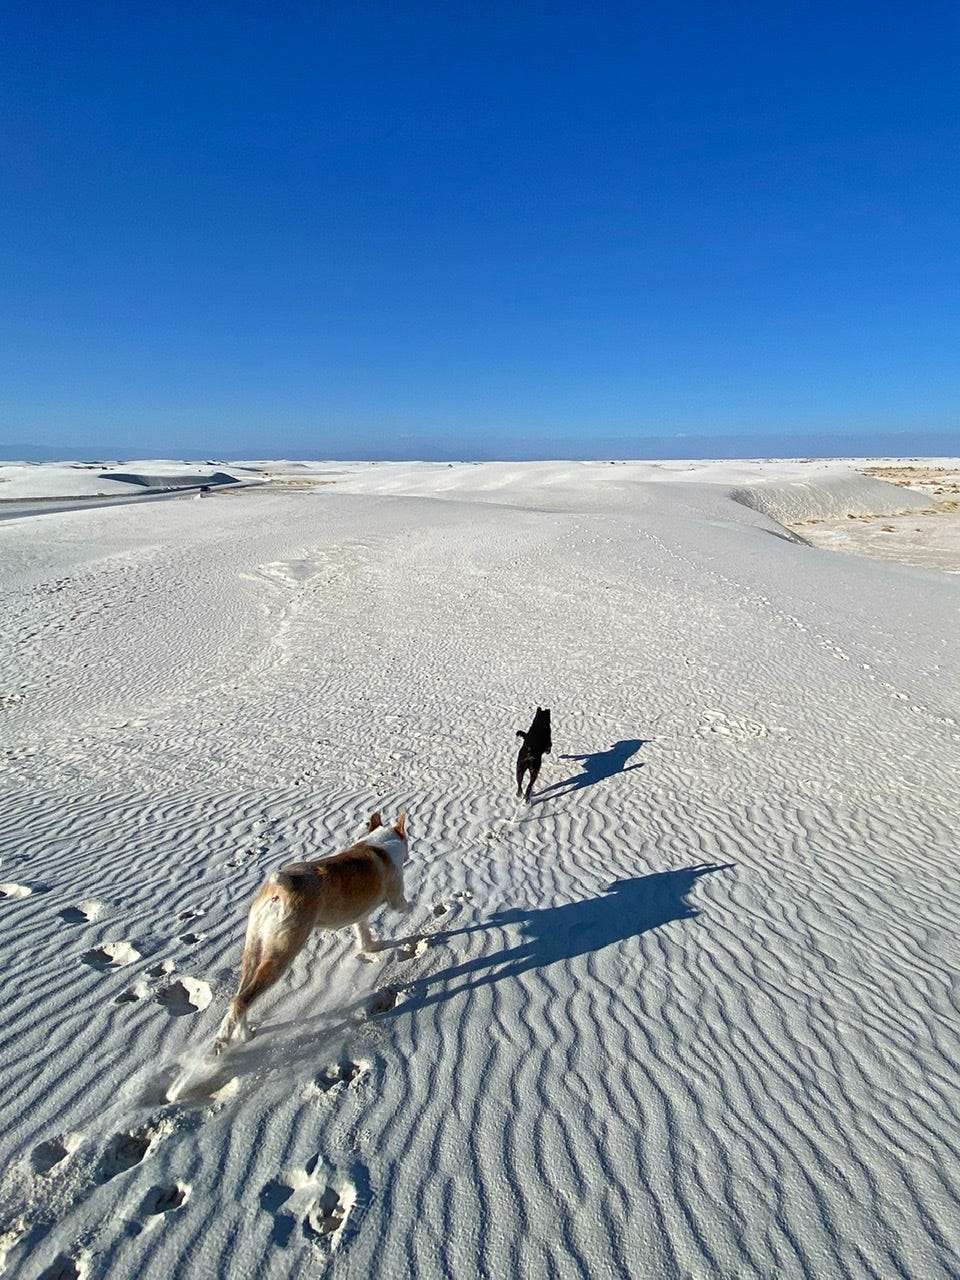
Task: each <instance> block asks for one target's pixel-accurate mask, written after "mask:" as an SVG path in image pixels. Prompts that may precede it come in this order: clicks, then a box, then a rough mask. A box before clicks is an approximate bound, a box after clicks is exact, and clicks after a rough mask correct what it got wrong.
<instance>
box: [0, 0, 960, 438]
mask: <svg viewBox="0 0 960 1280" xmlns="http://www.w3.org/2000/svg"><path fill="white" fill-rule="evenodd" d="M0 48H2V52H0V59H2V66H0V73H2V74H0V121H2V124H0V178H2V192H0V196H2V198H0V444H3V443H6V444H8V445H9V444H11V443H14V442H33V443H35V444H39V445H48V446H50V447H51V448H53V449H57V448H58V447H60V446H85V447H92V448H95V447H99V446H101V445H109V446H116V447H119V448H122V449H123V450H124V451H126V452H127V453H136V452H138V451H140V450H141V449H146V450H148V451H149V452H151V453H152V452H164V453H167V454H179V453H183V454H192V455H197V454H214V453H221V454H230V453H232V454H234V456H236V455H238V454H246V455H251V454H252V455H257V456H276V455H279V454H284V455H287V456H296V455H300V456H314V457H328V456H354V457H355V456H369V455H379V456H387V457H390V456H402V455H408V456H409V455H410V454H413V455H414V456H416V455H429V454H431V453H433V454H437V455H441V456H444V455H453V456H467V457H469V456H481V455H483V456H489V455H493V456H497V455H498V454H499V455H504V456H506V455H517V454H526V455H528V456H541V457H550V456H556V455H560V454H564V453H567V454H569V453H579V454H580V455H581V456H591V454H597V455H600V454H602V453H603V452H608V453H609V452H611V451H612V452H613V453H616V454H618V455H620V456H629V455H630V454H631V453H642V452H643V451H644V449H645V442H647V445H649V442H650V440H651V438H652V439H654V440H656V441H662V440H664V439H667V440H671V439H678V440H681V441H682V440H684V439H688V440H689V439H693V440H695V441H701V440H702V439H703V438H704V437H711V438H716V440H717V442H718V448H721V449H722V444H723V442H728V441H731V440H741V441H742V440H748V439H749V440H753V441H756V442H758V447H756V448H746V449H745V450H742V451H745V452H748V453H753V452H770V453H776V452H789V451H790V450H789V448H788V447H785V448H781V447H779V446H780V445H785V444H788V443H789V442H790V441H796V440H800V439H803V440H806V439H808V438H810V437H816V438H818V439H822V440H824V441H826V442H835V444H836V450H835V451H839V452H845V451H847V450H846V449H845V447H844V446H845V445H846V444H847V443H856V442H861V443H862V442H865V441H869V440H872V439H874V437H876V438H877V439H878V440H879V439H880V438H881V437H886V436H889V435H890V433H900V436H899V438H901V439H902V440H903V443H904V447H905V449H907V450H908V451H910V450H911V448H914V447H915V448H916V450H922V448H923V441H925V440H931V441H932V440H934V439H935V442H936V443H935V447H943V442H944V440H949V439H953V440H955V441H957V445H956V447H957V448H960V8H958V6H957V4H956V3H955V0H950V2H949V3H947V2H943V3H941V2H940V0H925V3H923V4H920V5H906V4H903V3H897V4H892V3H885V2H884V0H877V2H876V3H871V4H864V3H858V2H857V0H853V2H850V3H847V2H843V3H837V0H831V3H829V4H828V3H824V2H822V0H810V2H808V3H804V4H791V3H771V2H770V0H764V2H763V3H737V2H736V0H731V2H730V3H718V0H710V2H705V3H683V2H680V3H675V2H673V0H668V2H666V3H664V2H663V0H661V2H660V3H657V4H652V3H651V4H645V3H630V4H619V3H605V4H598V3H589V4H582V5H581V4H573V3H562V2H559V3H553V4H539V3H529V4H524V3H523V2H522V0H520V2H519V3H512V4H509V5H505V4H500V3H497V2H496V0H493V2H492V3H487V4H482V5H481V4H476V3H474V4H469V5H465V4H460V3H456V2H454V3H448V4H439V3H433V4H429V5H427V4H419V3H408V4H392V3H389V2H388V0H380V2H379V3H375V4H368V3H364V2H363V0H350V2H349V3H339V2H337V0H334V2H333V3H323V2H322V0H311V2H310V3H296V2H292V3H286V2H284V0H279V2H278V0H273V2H272V3H260V2H259V0H258V2H256V3H254V2H251V0H248V2H243V3H232V4H227V3H217V2H216V0H214V2H211V0H204V2H203V3H193V2H192V3H190V4H185V3H178V2H170V0H165V2H164V3H160V4H150V5H147V4H141V3H136V2H132V3H127V4H110V5H106V4H99V3H97V0H90V2H89V3H86V4H77V3H74V2H73V0H71V2H70V3H64V4H58V5H54V4H50V3H46V2H45V0H37V2H36V3H31V4H22V5H19V6H13V5H10V6H7V8H6V15H5V17H4V20H3V30H2V32H0ZM764 443H768V445H769V447H767V448H760V447H759V445H760V444H764ZM829 447H830V446H829V444H826V445H825V448H827V449H829ZM801 451H803V450H801ZM928 451H929V450H928ZM659 452H663V449H662V448H661V449H660V450H659ZM678 452H679V448H678Z"/></svg>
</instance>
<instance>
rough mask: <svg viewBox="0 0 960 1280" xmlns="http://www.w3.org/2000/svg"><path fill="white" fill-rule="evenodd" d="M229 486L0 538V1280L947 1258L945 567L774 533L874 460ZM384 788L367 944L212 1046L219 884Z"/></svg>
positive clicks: (440, 472) (359, 822) (346, 835)
mask: <svg viewBox="0 0 960 1280" xmlns="http://www.w3.org/2000/svg"><path fill="white" fill-rule="evenodd" d="M234 465H235V466H236V467H237V469H238V470H237V474H240V473H241V472H240V470H239V468H240V467H241V466H244V467H248V468H251V470H249V471H248V472H245V473H244V474H248V475H250V476H253V477H254V478H260V477H261V476H262V475H264V474H266V475H269V476H270V477H272V479H271V480H270V482H269V483H268V484H267V485H265V486H264V487H259V488H250V489H248V490H246V491H244V492H240V493H238V492H232V493H226V492H224V493H217V494H214V495H212V496H211V497H210V499H209V501H207V500H204V501H198V502H176V503H154V504H150V505H143V506H118V507H113V508H109V509H95V510H81V511H74V512H67V513H62V514H49V515H46V516H44V517H42V518H36V519H20V520H13V521H9V522H6V523H3V524H0V587H2V597H3V626H2V628H0V790H2V797H3V811H4V821H3V823H2V825H0V879H2V881H3V884H4V886H5V892H4V893H3V894H2V895H0V916H2V928H3V939H4V975H5V982H4V999H3V1003H2V1009H0V1096H2V1097H3V1099H4V1107H3V1111H2V1119H0V1169H2V1170H3V1173H2V1175H0V1254H5V1255H6V1262H7V1267H8V1269H9V1273H10V1274H12V1275H17V1276H19V1275H23V1276H27V1277H35V1276H39V1275H41V1274H43V1273H44V1271H45V1269H46V1268H50V1267H53V1268H54V1271H53V1272H51V1273H50V1274H61V1273H62V1274H63V1275H83V1276H85V1277H90V1278H91V1280H99V1278H101V1277H103V1278H105V1277H109V1278H110V1280H139V1277H143V1276H147V1275H156V1276H191V1277H192V1276H198V1277H199V1276H203V1277H222V1278H223V1280H234V1278H235V1277H257V1280H279V1278H280V1277H288V1276H289V1277H293V1276H305V1275H319V1274H323V1273H324V1268H325V1267H327V1265H328V1263H329V1261H330V1259H331V1258H334V1259H335V1260H336V1261H335V1271H334V1274H336V1275H338V1276H341V1277H350V1278H353V1277H356V1278H357V1280H360V1278H361V1277H362V1278H363V1280H367V1278H368V1277H371V1276H381V1277H388V1276H391V1277H392V1276H397V1277H400V1276H408V1275H409V1276H417V1277H425V1278H428V1280H432V1278H434V1277H456V1278H457V1280H459V1278H461V1277H474V1276H481V1275H486V1276H497V1277H513V1276H524V1277H548V1276H560V1277H573V1276H591V1277H613V1276H636V1277H644V1278H647V1277H676V1276H694V1277H711V1278H712V1277H737V1278H738V1280H739V1278H742V1277H765V1278H769V1277H773V1276H776V1277H778V1278H788V1277H806V1276H817V1277H821V1276H831V1277H833V1276H856V1277H860V1276H863V1277H867V1276H893V1275H905V1276H915V1277H924V1280H933V1278H936V1277H943V1278H944V1280H946V1277H949V1276H954V1275H955V1274H956V1269H957V1258H958V1256H960V1114H958V1103H957V1099H958V1091H957V1072H958V1063H960V1034H958V1026H960V1023H958V1018H957V1013H958V1010H957V988H956V985H955V961H956V954H957V946H956V942H957V939H956V921H957V917H958V906H960V871H958V861H957V812H958V808H960V805H958V800H960V704H958V700H957V690H958V678H957V676H958V649H960V627H958V625H957V623H958V606H960V578H958V576H957V575H956V574H953V573H949V572H943V571H942V570H937V569H932V568H922V567H921V568H917V567H910V566H906V565H901V564H893V563H888V562H886V561H882V560H878V559H873V558H868V557H864V556H851V555H837V554H834V553H832V552H830V551H828V550H823V549H819V548H815V547H811V546H808V545H805V543H803V542H801V541H800V540H799V537H798V535H797V534H796V533H795V532H794V531H792V530H791V529H788V528H787V527H786V526H785V524H784V521H785V520H787V519H789V520H790V521H791V523H794V522H796V521H800V520H804V519H808V518H821V519H827V518H828V517H827V515H826V514H824V513H825V512H826V511H828V510H833V509H834V504H836V505H837V509H838V510H839V507H840V506H843V505H844V504H846V506H847V508H848V509H849V508H850V507H851V505H855V504H856V503H857V502H862V503H863V504H864V505H865V506H866V507H870V508H874V509H875V508H876V506H877V505H878V493H880V492H882V491H878V490H877V489H876V487H875V486H876V485H882V484H883V482H882V481H881V480H879V479H877V478H876V477H864V476H862V475H860V472H859V470H858V468H859V466H860V464H859V463H854V462H844V463H818V462H812V463H800V462H793V463H790V462H787V463H774V462H768V463H727V464H721V463H704V464H696V463H693V464H691V463H663V464H656V463H629V464H622V465H621V464H614V465H611V464H607V463H542V464H541V463H530V464H483V465H477V466H474V465H469V464H458V465H455V466H453V467H448V466H446V465H439V464H419V465H417V464H402V465H401V464H382V465H373V466H371V465H369V464H358V463H354V464H344V463H337V464H333V463H330V464H317V465H315V466H310V465H306V466H305V465H303V464H289V465H286V466H284V465H283V464H275V463H255V462H248V463H243V464H234ZM127 467H128V469H132V468H130V464H127ZM140 467H141V469H143V470H146V468H145V467H144V464H140ZM6 470H7V468H5V467H4V468H0V475H2V472H3V471H6ZM296 477H299V480H301V481H305V482H306V481H311V482H312V481H316V482H317V483H304V485H303V487H302V488H301V487H300V485H299V484H294V483H290V484H278V483H276V482H277V481H278V480H279V481H283V480H284V479H287V480H290V479H291V478H296ZM324 480H326V481H330V482H331V483H319V482H320V481H324ZM11 483H13V482H12V481H11ZM2 487H3V486H2V485H0V488H2ZM59 492H67V491H66V490H63V489H61V490H59ZM905 492H906V491H902V490H898V491H897V493H896V495H890V502H891V504H893V505H892V506H891V509H893V506H895V505H896V503H901V504H903V503H905V504H906V507H902V506H901V507H900V508H899V509H901V510H909V509H911V506H910V504H911V498H910V497H909V496H907V497H904V496H903V494H904V493H905ZM11 496H12V495H11ZM18 496H30V495H24V494H20V495H18ZM880 505H883V503H882V502H880ZM818 513H819V515H818ZM831 518H832V517H831ZM839 518H846V516H845V515H842V516H841V517H839ZM851 523H853V522H852V521H851ZM928 524H929V528H930V529H931V530H932V531H933V530H935V527H936V522H935V521H934V519H933V518H932V517H931V518H930V519H929V522H928ZM936 536H937V535H936V533H935V532H931V534H930V537H929V539H928V542H930V541H935V540H936ZM944 567H949V566H944ZM958 567H960V566H958ZM537 703H539V704H540V705H542V706H549V707H551V709H552V712H553V736H554V751H555V754H554V755H553V756H550V757H547V758H546V759H545V761H544V767H543V771H542V773H541V775H540V781H539V784H538V788H537V792H536V793H535V796H534V802H533V803H532V804H531V805H530V806H529V807H520V808H518V807H517V804H516V801H515V798H514V795H513V786H512V772H513V764H514V760H515V757H516V739H515V738H514V731H515V729H517V728H519V727H525V726H526V725H527V724H528V723H529V720H530V717H531V714H532V710H533V708H534V706H536V704H537ZM381 805H382V806H383V807H384V808H385V809H386V810H387V811H388V813H390V814H392V813H394V812H395V811H396V810H397V809H398V808H399V807H401V806H406V807H408V809H409V813H410V817H409V826H410V831H411V850H412V855H413V857H412V861H411V863H410V865H409V867H408V870H407V884H408V897H410V899H411V900H412V901H413V902H414V904H415V905H414V910H413V912H412V914H411V915H410V916H408V917H405V918H403V917H399V916H395V915H390V914H389V913H386V912H384V913H383V915H382V918H381V917H377V918H375V919H374V920H373V922H372V924H373V928H374V932H375V934H377V936H379V937H382V938H386V939H394V940H396V941H397V945H396V946H391V947H386V948H384V949H383V950H381V951H380V952H378V953H377V954H376V955H375V956H374V958H373V959H372V961H370V962H362V961H361V960H360V959H359V958H358V957H357V956H356V954H355V952H354V951H353V943H352V939H351V938H350V936H349V933H348V932H344V933H342V934H333V935H324V936H320V937H317V938H316V939H315V940H314V941H312V942H311V944H310V945H309V946H308V948H307V950H306V951H305V952H304V954H303V955H302V956H301V957H300V958H299V959H298V961H297V962H296V964H295V966H294V969H293V973H292V977H291V979H290V980H288V981H285V982H283V983H281V984H280V985H279V986H278V988H276V989H275V991H273V992H271V993H270V994H269V995H268V996H266V997H265V998H264V1000H263V1003H262V1005H260V1006H259V1007H257V1006H255V1007H254V1011H253V1014H252V1016H251V1021H252V1023H253V1024H254V1026H255V1027H257V1028H258V1034H257V1035H256V1036H255V1038H254V1039H253V1040H252V1041H251V1042H250V1043H249V1044H248V1045H243V1046H237V1047H235V1048H232V1049H230V1050H229V1051H228V1052H227V1054H225V1055H224V1057H223V1058H222V1059H218V1060H216V1061H211V1060H210V1059H209V1058H208V1057H207V1056H205V1050H206V1047H207V1046H208V1045H209V1042H210V1040H211V1038H212V1036H213V1033H214V1031H215V1029H216V1027H217V1024H218V1022H219V1020H220V1018H221V1017H222V1015H223V1011H224V1007H225V1004H226V1001H227V999H228V998H229V995H230V994H231V991H232V987H233V984H234V982H235V979H236V971H237V964H238V960H239V956H240V948H241V942H242V935H243V928H244V921H245V915H246V908H247V905H248V903H249V900H250V898H251V896H252V894H253V892H254V890H255V889H256V887H257V885H258V884H259V882H260V881H261V879H262V878H263V877H264V875H265V874H266V873H267V872H268V871H269V870H271V869H273V868H276V867H278V866H280V865H282V864H284V863H286V862H290V861H295V860H297V859H301V858H306V857H313V856H318V855H319V854H321V853H323V852H327V851H329V852H332V851H334V850H336V849H337V848H339V847H342V846H343V845H344V844H345V843H346V842H347V841H348V840H350V839H351V838H353V837H354V836H355V835H356V834H357V833H358V832H360V831H361V830H362V829H363V825H364V820H365V818H366V815H367V814H368V813H369V812H370V811H371V810H372V809H373V808H375V807H379V806H381ZM91 957H93V958H91ZM171 1098H172V1099H173V1100H171ZM58 1268H59V1271H58V1270H57V1269H58Z"/></svg>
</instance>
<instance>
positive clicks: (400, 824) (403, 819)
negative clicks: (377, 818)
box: [393, 809, 407, 839]
mask: <svg viewBox="0 0 960 1280" xmlns="http://www.w3.org/2000/svg"><path fill="white" fill-rule="evenodd" d="M393 829H394V831H395V832H396V833H397V835H398V836H400V838H401V839H405V838H406V834H407V811H406V809H401V810H400V816H399V817H398V818H397V820H396V822H395V823H394V824H393Z"/></svg>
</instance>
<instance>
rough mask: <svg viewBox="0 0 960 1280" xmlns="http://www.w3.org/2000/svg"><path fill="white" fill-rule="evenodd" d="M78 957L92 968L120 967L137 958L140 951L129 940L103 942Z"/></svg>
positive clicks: (131, 962)
mask: <svg viewBox="0 0 960 1280" xmlns="http://www.w3.org/2000/svg"><path fill="white" fill-rule="evenodd" d="M80 959H81V960H82V961H83V963H84V964H88V965H90V967H91V968H92V969H101V970H102V969H121V968H123V966H124V965H128V964H133V962H134V961H135V960H139V959H140V952H139V951H138V950H137V949H136V947H131V945H130V943H129V942H105V943H104V944H103V946H102V947H93V948H92V949H91V950H90V951H85V952H84V953H83V955H82V956H81V957H80Z"/></svg>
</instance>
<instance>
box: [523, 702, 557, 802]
mask: <svg viewBox="0 0 960 1280" xmlns="http://www.w3.org/2000/svg"><path fill="white" fill-rule="evenodd" d="M517 737H518V738H522V739H523V746H522V747H521V748H520V754H519V755H518V756H517V795H518V796H520V795H523V775H524V774H525V773H529V774H530V781H529V783H528V784H527V794H526V796H524V799H525V800H527V801H529V799H530V792H531V791H532V790H533V784H534V783H535V782H536V780H537V775H538V774H539V772H540V762H541V760H542V759H543V756H544V752H547V751H552V750H553V743H552V742H551V741H550V708H549V707H537V714H536V715H535V716H534V717H533V724H532V725H531V726H530V728H529V729H528V730H527V731H526V733H524V731H523V730H522V729H518V730H517Z"/></svg>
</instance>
